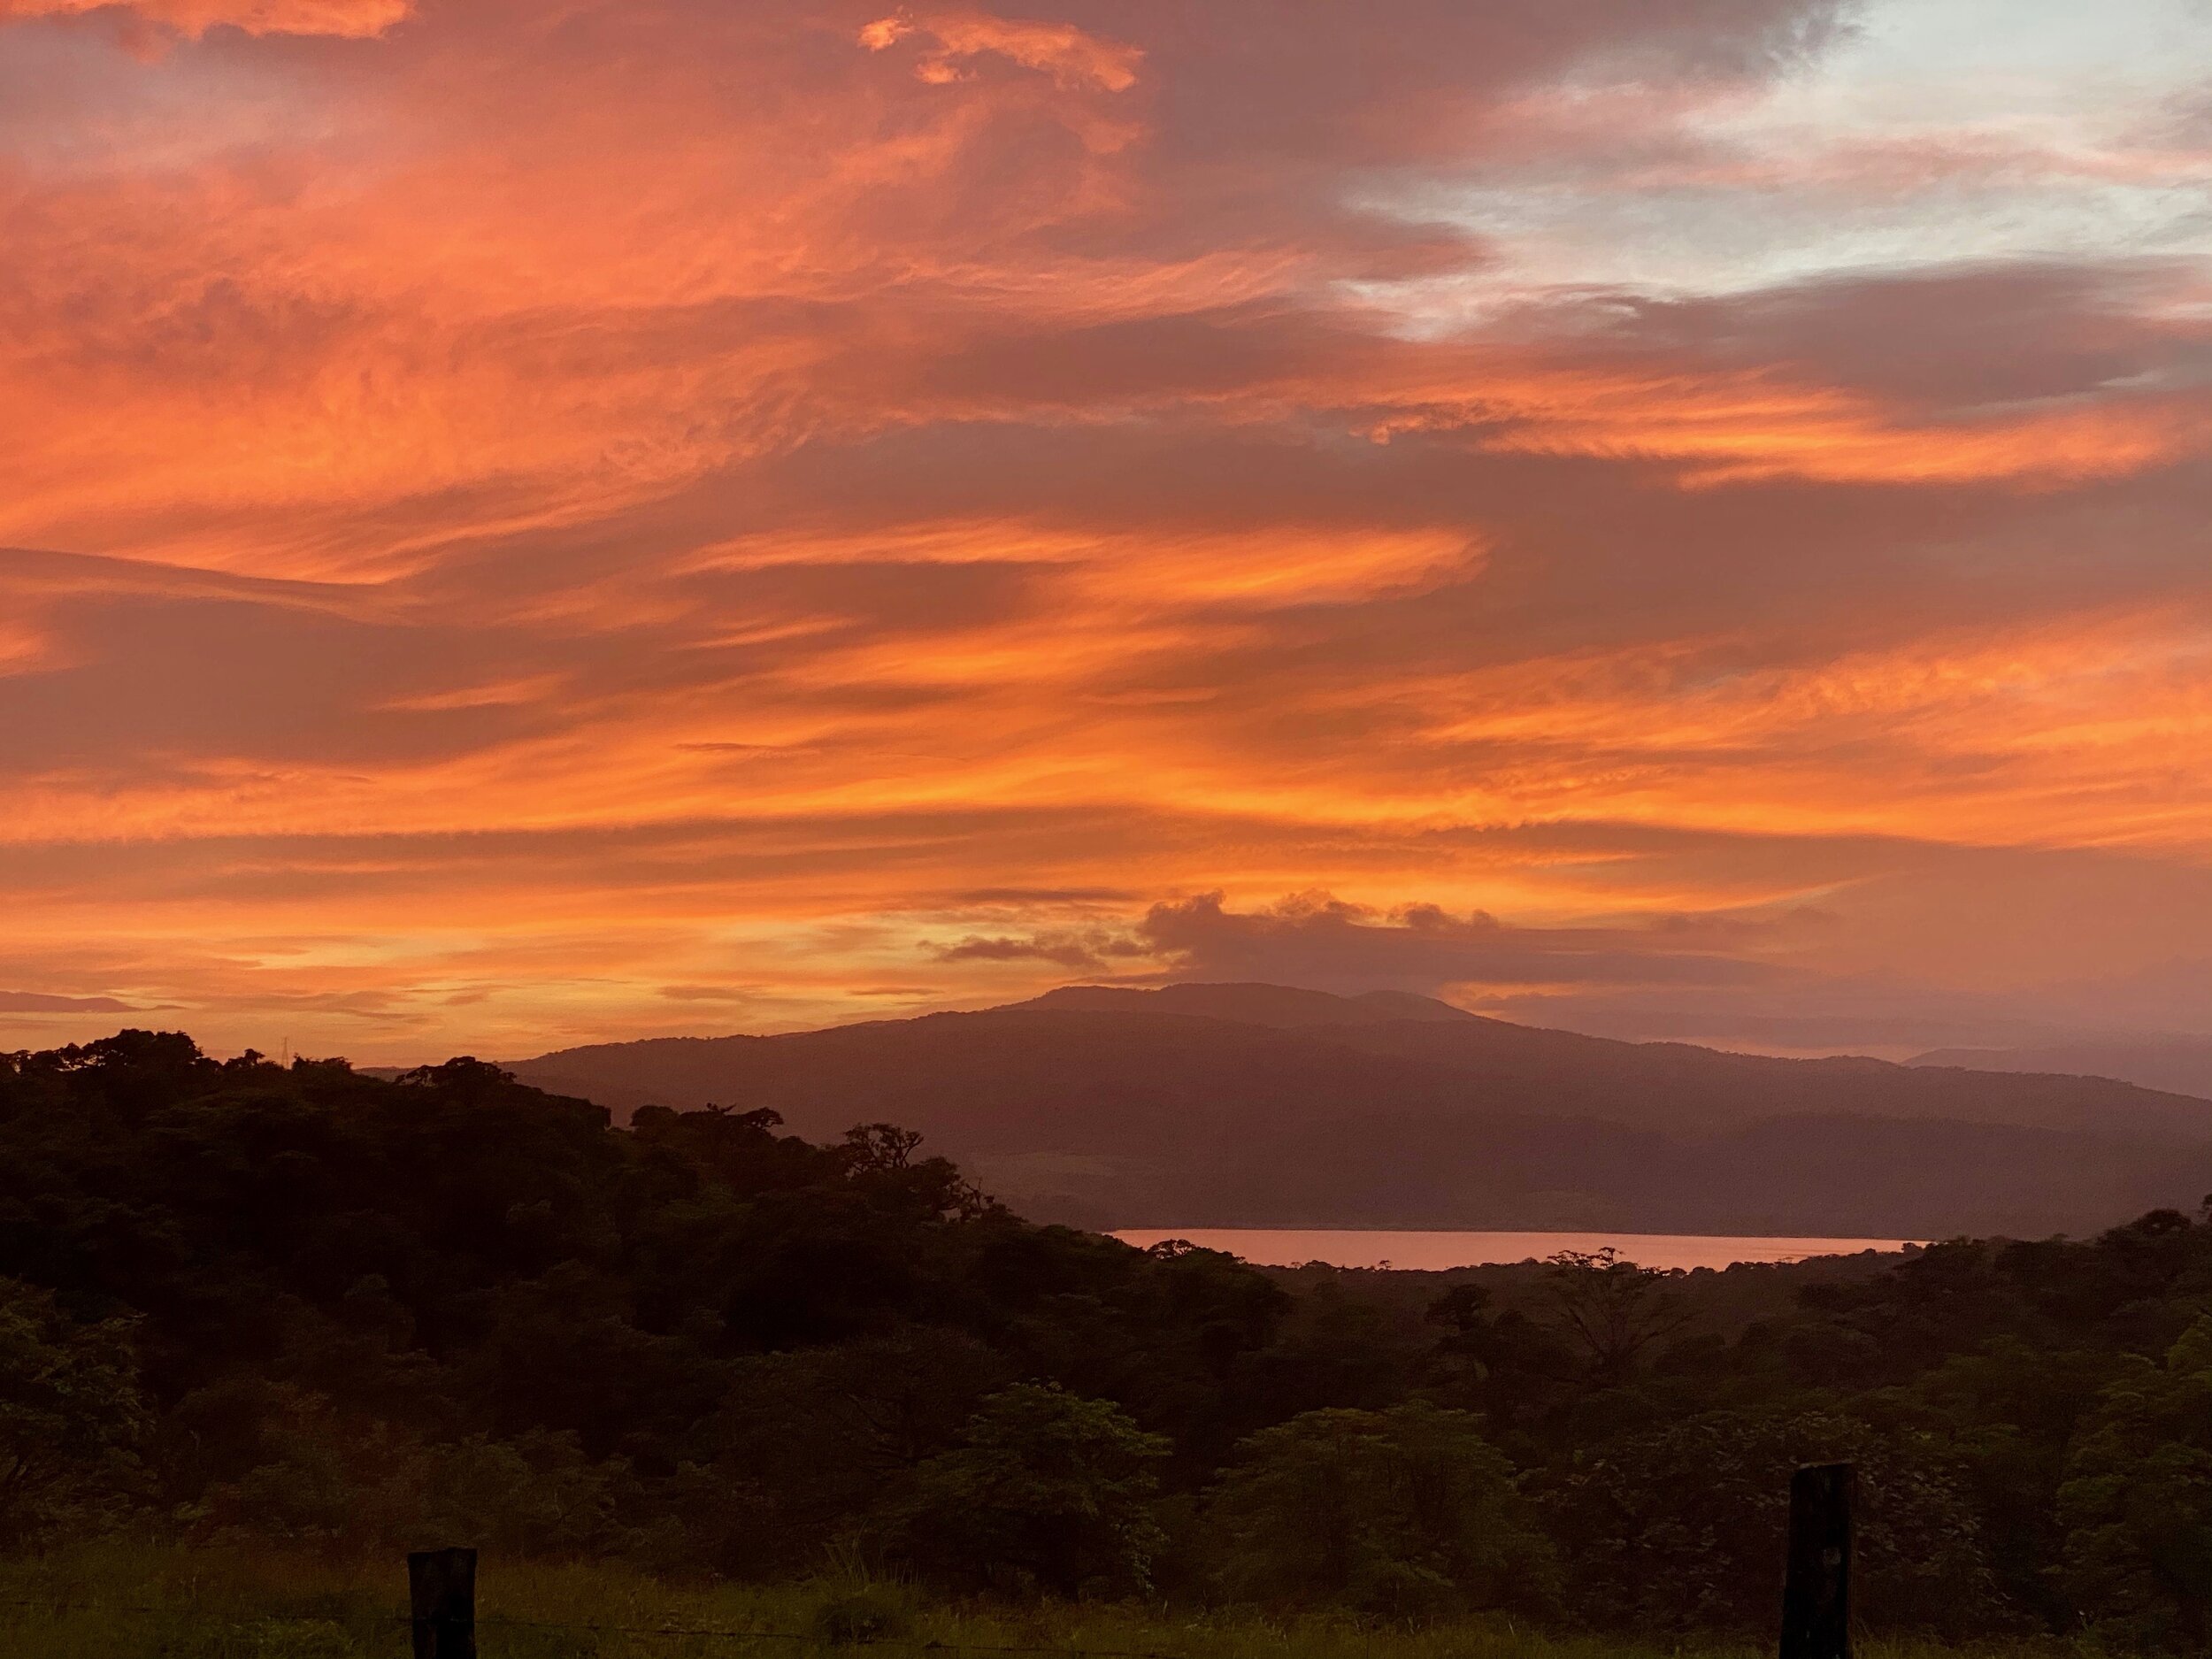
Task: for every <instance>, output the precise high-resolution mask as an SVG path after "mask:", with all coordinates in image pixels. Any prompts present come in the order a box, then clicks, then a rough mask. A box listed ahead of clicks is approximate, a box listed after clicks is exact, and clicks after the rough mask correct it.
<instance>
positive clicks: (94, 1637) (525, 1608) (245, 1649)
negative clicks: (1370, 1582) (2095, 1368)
mask: <svg viewBox="0 0 2212 1659" xmlns="http://www.w3.org/2000/svg"><path fill="white" fill-rule="evenodd" d="M405 1579H406V1571H405V1565H404V1563H403V1562H402V1561H399V1560H393V1561H390V1562H381V1561H379V1562H368V1563H340V1562H334V1561H331V1560H329V1559H327V1558H326V1557H323V1556H319V1555H307V1554H284V1553H281V1552H279V1553H250V1552H244V1551H234V1550H182V1549H174V1548H159V1547H150V1546H143V1545H130V1544H105V1545H100V1546H96V1547H88V1548H80V1549H75V1550H72V1551H68V1552H65V1553H62V1554H58V1555H51V1556H48V1557H43V1558H41V1559H39V1560H35V1561H24V1562H16V1563H5V1564H0V1654H4V1655H8V1659H140V1656H143V1659H403V1655H406V1654H407V1653H408V1652H409V1636H408V1626H407V1623H406V1617H405V1615H406V1607H407V1603H406V1584H405ZM478 1621H479V1622H478V1647H479V1651H480V1654H481V1655H483V1659H649V1656H650V1659H721V1656H723V1655H730V1656H732V1659H737V1656H740V1655H742V1656H743V1659H802V1656H804V1659H812V1656H814V1655H826V1654H828V1653H831V1652H833V1651H834V1652H840V1653H842V1654H845V1655H856V1654H875V1655H882V1659H922V1655H931V1654H933V1655H939V1659H964V1655H976V1659H985V1656H986V1655H993V1654H998V1655H1005V1659H1039V1656H1040V1655H1070V1654H1090V1655H1145V1656H1148V1659H1149V1656H1151V1655H1164V1656H1166V1659H1659V1656H1660V1655H1666V1656H1667V1659H1755V1650H1754V1649H1752V1648H1749V1647H1707V1646H1698V1647H1680V1646H1675V1645H1672V1644H1653V1645H1650V1646H1647V1647H1638V1646H1635V1645H1632V1644H1627V1643H1623V1642H1619V1641H1614V1640H1604V1639H1601V1638H1595V1637H1589V1638H1562V1637H1557V1636H1552V1635H1548V1634H1545V1633H1542V1632H1536V1631H1532V1630H1529V1629H1527V1628H1525V1627H1519V1626H1516V1625H1515V1624H1512V1623H1510V1622H1509V1621H1505V1620H1496V1621H1481V1622H1470V1623H1464V1624H1449V1625H1443V1626H1438V1627H1435V1628H1432V1629H1426V1630H1421V1631H1392V1630H1377V1629H1374V1628H1372V1627H1362V1626H1359V1625H1356V1624H1350V1623H1348V1622H1337V1621H1326V1620H1311V1621H1301V1622H1297V1623H1293V1624H1281V1623H1271V1622H1268V1621H1263V1620H1261V1619H1257V1618H1251V1617H1231V1616H1207V1617H1196V1618H1193V1617H1178V1616H1174V1615H1170V1614H1160V1613H1153V1612H1149V1611H1148V1610H1147V1609H1142V1608H1135V1607H1126V1606H1105V1607H1092V1606H1080V1607H1077V1606H1057V1605H1056V1606H1046V1607H1041V1608H1037V1609H972V1608H961V1607H950V1606H946V1605H942V1604H937V1605H930V1604H925V1603H923V1602H921V1601H918V1600H916V1599H914V1598H912V1597H910V1596H909V1595H907V1594H905V1593H904V1592H903V1591H902V1590H901V1589H900V1588H899V1587H898V1586H888V1585H883V1584H867V1583H862V1582H858V1581H835V1580H829V1581H824V1582H820V1583H816V1584H808V1585H797V1586H788V1587H779V1588H768V1589H764V1588H758V1587H755V1586H732V1585H711V1586H710V1585H684V1584H679V1583H670V1582H666V1581H664V1580H660V1579H657V1578H650V1577H648V1576H645V1575H643V1574H641V1573H637V1572H634V1571H627V1570H625V1569H622V1568H618V1567H610V1566H580V1565H540V1564H533V1563H523V1562H503V1561H499V1560H495V1559H490V1558H488V1559H486V1560H485V1561H484V1562H483V1563H482V1564H481V1566H480V1573H479V1580H478ZM840 1638H843V1640H840ZM856 1638H857V1640H855V1639H856ZM1987 1651H1988V1653H1989V1654H1990V1655H1993V1656H1995V1655H2005V1656H2006V1659H2024V1656H2025V1655H2031V1654H2036V1653H2039V1654H2042V1655H2070V1654H2075V1653H2078V1652H2079V1651H2080V1650H2079V1649H2076V1648H2072V1647H2058V1646H2057V1645H2055V1644H2054V1645H2052V1646H2050V1647H2042V1648H2036V1649H2030V1648H2025V1647H2020V1646H2017V1645H2013V1646H2009V1647H2005V1648H2002V1649H1999V1648H1992V1649H1989V1650H1987ZM1862 1652H1863V1655H1864V1659H1959V1655H1960V1652H1961V1650H1958V1649H1950V1648H1934V1647H1912V1646H1893V1645H1889V1644H1870V1645H1868V1646H1867V1647H1864V1648H1863V1649H1862Z"/></svg>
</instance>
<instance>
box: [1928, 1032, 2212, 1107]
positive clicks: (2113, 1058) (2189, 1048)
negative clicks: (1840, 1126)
mask: <svg viewBox="0 0 2212 1659" xmlns="http://www.w3.org/2000/svg"><path fill="white" fill-rule="evenodd" d="M1910 1064H1913V1065H1921V1066H1967V1067H1971V1068H1973V1069H1975V1070H1977V1071H2046V1072H2071V1073H2074V1074H2076V1075H2079V1076H2089V1077H2108V1078H2116V1079H2120V1080H2121V1081H2122V1082H2125V1083H2137V1084H2140V1085H2141V1086H2142V1087H2145V1088H2154V1089H2171V1090H2173V1091H2174V1092H2175V1093H2177V1094H2202V1095H2206V1096H2212V1037H2184V1036H2170V1037H2169V1036H2148V1037H2111V1038H2103V1039H2098V1040H2093V1041H2075V1042H2063V1043H2053V1044H2050V1045H2048V1046H2047V1047H2043V1048H1938V1049H1937V1050H1935V1051H1934V1052H1933V1053H1932V1054H1924V1055H1921V1056H1919V1057H1918V1058H1916V1059H1915V1060H1913V1061H1911V1062H1910Z"/></svg>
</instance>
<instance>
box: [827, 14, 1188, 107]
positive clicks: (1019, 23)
mask: <svg viewBox="0 0 2212 1659" xmlns="http://www.w3.org/2000/svg"><path fill="white" fill-rule="evenodd" d="M912 35H926V36H927V37H928V38H929V39H930V40H931V41H932V42H933V45H932V46H931V47H930V48H928V49H926V50H925V51H924V52H923V54H922V58H921V62H920V64H919V65H918V67H917V69H916V71H915V73H917V74H918V75H919V76H920V78H921V79H923V80H924V81H933V82H937V83H939V84H942V83H944V82H946V81H955V80H957V79H959V77H960V76H961V75H962V74H963V73H965V65H964V60H965V59H968V58H978V57H982V56H985V55H990V56H995V57H999V58H1005V59H1006V60H1007V61H1009V62H1010V63H1015V64H1018V65H1021V66H1022V67H1023V68H1025V69H1033V70H1037V71H1039V72H1040V73H1044V74H1048V75H1049V76H1051V77H1052V79H1053V80H1054V81H1056V83H1058V84H1059V85H1061V86H1064V87H1095V88H1102V89H1104V90H1106V91H1108V92H1123V91H1126V90H1127V89H1128V88H1130V87H1132V86H1133V85H1135V84H1136V80H1137V70H1138V66H1139V65H1141V63H1142V62H1143V60H1144V53H1143V52H1142V51H1141V50H1140V49H1138V48H1136V47H1134V46H1130V45H1126V44H1124V43H1123V42H1118V41H1110V40H1105V39H1102V38H1101V37H1099V36H1097V35H1089V34H1087V33H1085V32H1084V31H1083V30H1081V29H1079V28H1077V27H1074V26H1073V25H1072V24H1067V23H1042V22H1029V21H1024V20H1021V19H1012V18H1001V17H994V16H992V15H990V14H988V13H986V12H953V13H946V14H941V15H932V16H930V17H928V18H927V19H926V20H925V21H923V22H920V23H915V22H912V21H910V19H906V18H903V17H888V18H879V19H876V20H875V21H874V22H872V23H870V24H868V25H867V26H866V27H864V28H863V29H862V30H861V31H860V35H859V37H858V38H859V41H860V43H861V45H863V46H864V47H866V48H867V49H868V50H870V51H884V50H888V49H889V48H891V47H893V46H895V45H896V44H897V43H898V42H901V41H902V40H905V39H907V38H908V37H909V36H912Z"/></svg>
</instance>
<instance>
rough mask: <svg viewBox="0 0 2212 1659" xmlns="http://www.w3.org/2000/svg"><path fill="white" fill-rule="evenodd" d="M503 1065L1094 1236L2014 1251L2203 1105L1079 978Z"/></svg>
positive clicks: (2181, 1169) (2211, 1145)
mask: <svg viewBox="0 0 2212 1659" xmlns="http://www.w3.org/2000/svg"><path fill="white" fill-rule="evenodd" d="M515 1069H516V1071H517V1072H518V1074H519V1075H520V1076H522V1077H523V1078H524V1079H526V1080H527V1081H530V1082H532V1083H534V1084H535V1085H537V1086H538V1087H546V1088H557V1089H559V1090H562V1091H564V1092H566V1093H570V1094H580V1095H583V1096H585V1097H587V1098H589V1099H592V1100H595V1101H597V1102H600V1103H601V1104H603V1105H607V1106H610V1107H613V1108H615V1109H617V1110H625V1109H628V1108H634V1107H635V1106H637V1105H641V1104H644V1103H648V1102H657V1103H661V1104H666V1105H672V1106H695V1105H700V1104H703V1103H705V1102H709V1101H713V1102H720V1103H723V1104H727V1105H733V1106H738V1107H741V1108H748V1109H749V1108H753V1107H759V1106H768V1107H773V1108H774V1109H775V1110H778V1111H780V1112H781V1113H782V1114H783V1115H784V1117H785V1118H786V1120H787V1122H788V1123H789V1124H790V1125H791V1126H792V1127H793V1128H794V1129H795V1130H796V1131H797V1132H798V1133H802V1134H806V1135H814V1136H820V1135H828V1134H834V1133H838V1132H840V1131H841V1130H842V1129H844V1128H845V1127H847V1126H849V1125H851V1124H853V1123H856V1122H859V1121H863V1120H879V1119H882V1120H889V1121H894V1122H897V1123H901V1124H904V1125H909V1126H910V1127H913V1128H916V1129H919V1130H921V1131H923V1132H924V1133H926V1134H927V1135H928V1136H929V1138H930V1141H931V1144H932V1145H933V1147H936V1148H940V1149H941V1150H943V1151H946V1152H947V1153H949V1154H950V1155H952V1156H957V1157H959V1158H961V1159H962V1160H964V1162H966V1163H968V1164H972V1166H974V1167H975V1168H977V1169H978V1170H979V1171H980V1172H981V1174H982V1175H983V1177H984V1179H986V1181H987V1184H989V1185H991V1186H992V1187H994V1189H995V1190H996V1191H998V1192H1000V1193H1001V1194H1003V1195H1004V1196H1006V1197H1007V1198H1008V1199H1009V1200H1010V1202H1015V1203H1016V1204H1017V1205H1018V1206H1024V1207H1026V1208H1027V1209H1029V1210H1031V1211H1032V1212H1033V1213H1039V1214H1045V1215H1052V1216H1057V1217H1066V1218H1069V1219H1072V1220H1079V1221H1082V1222H1086V1223H1088V1224H1090V1225H1130V1226H1136V1225H1160V1226H1198V1225H1285V1226H1297V1225H1346V1226H1479V1227H1562V1228H1578V1227H1621V1228H1646V1229H1650V1230H1654V1231H1668V1230H1674V1231H1691V1232H1694V1231H1712V1232H1735V1231H1741V1232H1784V1233H1799V1232H1802V1233H1867V1234H1888V1235H1893V1236H1915V1235H1947V1234H1949V1233H1956V1232H1961V1231H1987V1232H2005V1233H2024V1234H2040V1233H2048V1232H2053V1231H2074V1230H2081V1229H2085V1228H2090V1227H2094V1226H2098V1225H2103V1224H2105V1223H2107V1222H2109V1221H2111V1220H2112V1219H2114V1218H2116V1217H2120V1216H2123V1215H2126V1214H2130V1213H2133V1212H2135V1211H2138V1210H2142V1209H2145V1208H2147V1207H2150V1206H2153V1205H2156V1204H2184V1205H2193V1203H2194V1202H2196V1201H2197V1199H2198V1198H2199V1197H2200V1195H2201V1194H2203V1193H2204V1192H2205V1191H2206V1190H2207V1189H2208V1188H2212V1102H2206V1101H2202V1100H2196V1099H2192V1098H2188V1097H2185V1096H2180V1095H2173V1094H2159V1093H2157V1092H2155V1091H2153V1090H2147V1089H2142V1088H2138V1087H2132V1086H2131V1085H2127V1084H2124V1083H2117V1082H2113V1081H2110V1080H2108V1079H2093V1078H2070V1077H2048V1076H2020V1075H2009V1074H2003V1073H1996V1072H1982V1071H1963V1070H1956V1069H1944V1068H1927V1067H1918V1068H1916V1067H1908V1066H1898V1065H1891V1064H1886V1063H1884V1062H1881V1061H1876V1060H1864V1059H1833V1060H1813V1061H1805V1060H1780V1059H1773V1058H1770V1057H1766V1056H1754V1055H1735V1054H1724V1053H1720V1052H1718V1051H1716V1050H1712V1049H1707V1048H1693V1047H1690V1046H1687V1045H1685V1044H1676V1043H1652V1044H1640V1043H1626V1042H1617V1041H1609V1040H1607V1039H1603V1038H1596V1037H1585V1036H1580V1035H1577V1034H1575V1033H1569V1032H1556V1031H1544V1030H1539V1029H1536V1028H1533V1027H1529V1026H1522V1025H1510V1024H1508V1023H1506V1022H1503V1021H1500V1020H1493V1019H1484V1018H1478V1017H1476V1016H1473V1015H1470V1014H1466V1013H1463V1011H1462V1010H1456V1009H1452V1008H1449V1007H1448V1006H1447V1005H1446V1004H1443V1003H1440V1002H1430V1001H1428V1000H1427V999H1425V998H1418V997H1405V996H1397V995H1385V996H1366V997H1333V996H1328V995H1324V994H1322V993H1317V992H1307V991H1292V990H1286V989H1285V988H1283V987H1266V986H1179V987H1169V988H1167V989H1165V990H1162V991H1158V992H1141V991H1130V990H1125V989H1120V988H1118V987H1071V988H1070V989H1068V990H1064V991H1059V992H1055V993H1052V994H1050V995H1047V996H1044V997H1041V998H1039V999H1037V1000H1036V1001H1035V1002H1029V1003H1023V1004H1018V1005H1016V1006H1013V1007H1010V1008H1002V1009H994V1010H986V1011H984V1012H980V1013H972V1014H937V1015H931V1016H927V1017H925V1018H919V1019H910V1020H894V1021H880V1022H874V1023H870V1024H864V1025H845V1026H837V1027H833V1028H832V1029H829V1030H826V1031H816V1032H802V1033H791V1034H788V1035H784V1036H775V1037H719V1038H668V1039H657V1040H653V1041H643V1042H634V1043H618V1044H605V1045H599V1046H596V1047H592V1048H571V1049H565V1050H562V1051H560V1052H558V1053H555V1054H549V1055H546V1056H541V1058H539V1059H536V1060H534V1061H528V1062H526V1063H524V1064H521V1065H518V1066H517V1067H516V1068H515Z"/></svg>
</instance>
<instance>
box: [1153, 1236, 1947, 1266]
mask: <svg viewBox="0 0 2212 1659" xmlns="http://www.w3.org/2000/svg"><path fill="white" fill-rule="evenodd" d="M1114 1237H1116V1238H1117V1239H1119V1240H1122V1241H1123V1242H1124V1243H1125V1244H1134V1245H1138V1246H1144V1245H1150V1244H1157V1243H1158V1242H1159V1241H1160V1240H1163V1239H1188V1240H1190V1241H1191V1242H1192V1243H1193V1244H1196V1245H1201V1246H1202V1247H1204V1248H1207V1249H1209V1250H1226V1251H1228V1252H1229V1254H1230V1255H1232V1256H1242V1257H1243V1258H1244V1259H1245V1260H1246V1261H1248V1262H1252V1263H1257V1264H1258V1265H1260V1266H1263V1267H1297V1266H1301V1265H1302V1264H1303V1263H1307V1262H1327V1263H1330V1264H1331V1265H1333V1266H1336V1267H1401V1268H1418V1269H1427V1270H1434V1269H1439V1268H1446V1267H1482V1266H1487V1265H1490V1264H1493V1263H1501V1262H1526V1261H1530V1260H1538V1261H1540V1260H1541V1259H1543V1258H1544V1257H1545V1256H1553V1255H1556V1254H1557V1253H1558V1252H1559V1251H1561V1250H1584V1251H1591V1252H1595V1251H1598V1250H1601V1249H1604V1248H1606V1247H1607V1246H1611V1247H1612V1248H1614V1249H1617V1250H1618V1251H1619V1252H1620V1253H1621V1254H1622V1255H1623V1256H1625V1257H1627V1258H1628V1259H1629V1260H1630V1261H1632V1262H1640V1263H1642V1264H1643V1265H1644V1266H1646V1267H1663V1268H1672V1267H1685V1268H1688V1267H1714V1268H1720V1267H1728V1266H1731V1265H1732V1264H1734V1263H1738V1262H1801V1261H1803V1260H1804V1259H1805V1258H1806V1257H1807V1256H1856V1255H1857V1254H1858V1253H1859V1252H1860V1251H1862V1250H1901V1249H1903V1248H1905V1247H1906V1245H1908V1244H1910V1243H1917V1242H1919V1240H1909V1239H1714V1238H1701V1237H1697V1236H1694V1235H1692V1234H1687V1233H1363V1232H1352V1231H1341V1232H1336V1231H1329V1230H1326V1229H1299V1228H1269V1227H1196V1228H1185V1229H1183V1230H1181V1231H1178V1230H1177V1229H1175V1228H1172V1227H1168V1228H1158V1227H1133V1228H1129V1229H1126V1230H1124V1231H1121V1232H1118V1233H1115V1234H1114Z"/></svg>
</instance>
